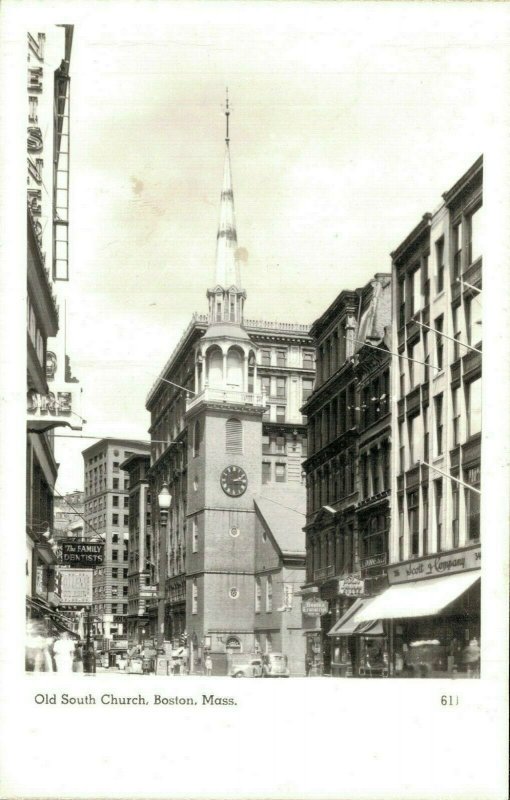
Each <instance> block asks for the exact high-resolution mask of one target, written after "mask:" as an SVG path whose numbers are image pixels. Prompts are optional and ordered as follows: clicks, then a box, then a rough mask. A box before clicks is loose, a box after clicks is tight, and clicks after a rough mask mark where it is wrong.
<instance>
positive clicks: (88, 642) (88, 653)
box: [83, 606, 96, 674]
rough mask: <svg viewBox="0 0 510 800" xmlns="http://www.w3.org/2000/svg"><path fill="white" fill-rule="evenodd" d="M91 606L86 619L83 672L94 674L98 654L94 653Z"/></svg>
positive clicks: (88, 607)
mask: <svg viewBox="0 0 510 800" xmlns="http://www.w3.org/2000/svg"><path fill="white" fill-rule="evenodd" d="M90 626H91V619H90V606H87V616H86V618H85V637H86V638H85V652H84V654H83V671H84V672H88V673H89V674H94V673H95V671H96V654H95V652H94V642H93V641H92V639H91V638H90Z"/></svg>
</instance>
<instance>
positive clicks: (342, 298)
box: [310, 289, 361, 338]
mask: <svg viewBox="0 0 510 800" xmlns="http://www.w3.org/2000/svg"><path fill="white" fill-rule="evenodd" d="M360 291H361V289H342V291H341V292H340V293H339V294H338V295H337V296H336V297H335V299H334V300H333V302H332V303H330V305H329V306H328V307H327V309H326V310H325V311H324V312H323V313H322V314H321V316H320V317H317V319H316V320H315V322H314V323H313V324H312V326H311V328H310V336H313V337H314V338H318V337H317V332H318V329H319V328H320V327H321V326H323V325H325V324H327V322H328V321H330V320H331V319H332V318H333V317H334V316H337V315H338V311H339V309H340V308H341V307H342V306H347V305H348V304H350V303H352V302H357V301H358V299H359V294H358V293H359V292H360Z"/></svg>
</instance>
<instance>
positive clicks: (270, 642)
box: [266, 633, 273, 654]
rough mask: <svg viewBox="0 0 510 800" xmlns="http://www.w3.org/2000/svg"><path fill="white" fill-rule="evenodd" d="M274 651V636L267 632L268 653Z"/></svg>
mask: <svg viewBox="0 0 510 800" xmlns="http://www.w3.org/2000/svg"><path fill="white" fill-rule="evenodd" d="M272 652H273V637H272V636H271V634H270V633H266V654H268V653H272Z"/></svg>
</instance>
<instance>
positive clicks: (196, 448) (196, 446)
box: [193, 419, 200, 458]
mask: <svg viewBox="0 0 510 800" xmlns="http://www.w3.org/2000/svg"><path fill="white" fill-rule="evenodd" d="M199 453H200V422H199V421H198V419H197V420H196V422H195V426H194V428H193V458H196V457H197V456H198V454H199Z"/></svg>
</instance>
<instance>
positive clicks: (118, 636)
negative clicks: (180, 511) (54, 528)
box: [83, 438, 150, 651]
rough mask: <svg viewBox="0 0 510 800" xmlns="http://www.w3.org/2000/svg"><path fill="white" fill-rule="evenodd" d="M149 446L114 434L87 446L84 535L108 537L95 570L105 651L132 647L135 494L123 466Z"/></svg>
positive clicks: (99, 629) (97, 611) (95, 602)
mask: <svg viewBox="0 0 510 800" xmlns="http://www.w3.org/2000/svg"><path fill="white" fill-rule="evenodd" d="M149 450H150V446H149V444H148V442H147V443H146V442H140V441H132V440H130V439H110V438H108V439H101V440H100V441H99V442H96V443H95V444H93V445H91V446H90V447H87V449H86V450H83V462H84V484H85V514H84V516H85V537H86V538H91V539H93V538H99V539H101V540H103V541H104V563H103V565H102V566H101V567H97V568H95V569H94V577H93V589H92V591H93V603H92V612H93V614H94V616H95V617H97V618H98V619H99V621H100V622H99V624H98V627H97V633H98V634H101V636H102V638H103V640H106V642H105V641H103V645H104V648H105V649H106V648H109V649H113V650H115V649H116V650H124V651H125V650H127V614H128V593H129V582H128V571H129V561H128V556H129V551H128V546H129V508H130V507H129V503H130V498H129V475H128V473H126V472H125V471H124V470H123V469H122V468H121V464H122V463H123V462H124V461H126V460H127V459H128V458H129V457H130V456H133V455H145V454H147V453H148V452H149Z"/></svg>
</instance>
